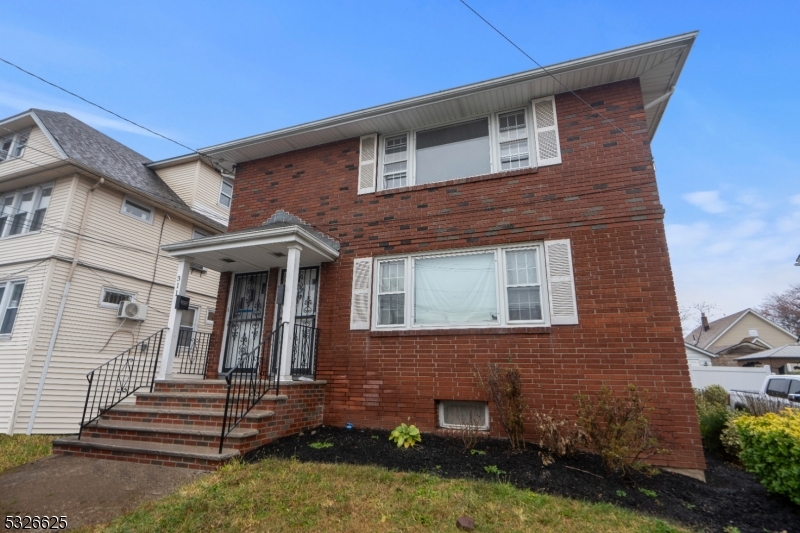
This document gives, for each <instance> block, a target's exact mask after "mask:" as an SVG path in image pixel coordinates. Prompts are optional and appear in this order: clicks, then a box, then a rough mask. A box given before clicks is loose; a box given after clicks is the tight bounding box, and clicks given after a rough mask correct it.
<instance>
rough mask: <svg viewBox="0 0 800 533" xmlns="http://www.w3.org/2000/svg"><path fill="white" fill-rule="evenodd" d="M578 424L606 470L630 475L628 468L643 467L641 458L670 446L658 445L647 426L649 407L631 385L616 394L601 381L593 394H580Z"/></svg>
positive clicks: (665, 451) (648, 423) (583, 437)
mask: <svg viewBox="0 0 800 533" xmlns="http://www.w3.org/2000/svg"><path fill="white" fill-rule="evenodd" d="M575 399H576V401H577V403H578V420H577V424H578V427H579V428H580V430H581V432H582V435H581V437H582V438H581V440H582V442H583V443H584V444H585V445H586V447H587V448H589V449H590V450H591V451H593V452H595V453H597V454H598V455H600V456H601V457H602V459H603V464H604V466H605V467H606V469H607V470H608V471H609V472H621V473H622V475H623V476H626V475H629V474H630V471H631V470H637V471H642V470H644V466H645V465H644V464H643V461H644V460H645V459H647V458H649V457H652V456H653V455H656V454H666V453H669V450H666V449H663V448H661V447H660V445H659V441H658V437H657V436H656V435H655V433H654V431H653V429H652V428H651V427H650V420H649V419H648V417H647V414H648V413H649V412H650V411H652V408H650V407H647V401H646V399H645V398H644V397H643V395H642V394H640V393H639V391H638V390H637V389H636V387H635V386H634V385H632V384H631V385H628V387H627V389H626V393H625V394H620V395H616V394H614V393H613V392H612V391H611V389H609V388H608V387H606V386H605V385H603V387H602V388H601V389H600V391H599V392H598V393H597V394H595V395H592V396H588V395H586V394H580V395H577V396H576V397H575Z"/></svg>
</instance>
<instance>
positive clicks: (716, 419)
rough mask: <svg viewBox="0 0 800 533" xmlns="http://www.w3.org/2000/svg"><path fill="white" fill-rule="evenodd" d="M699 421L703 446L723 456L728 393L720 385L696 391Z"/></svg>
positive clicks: (695, 399) (695, 397)
mask: <svg viewBox="0 0 800 533" xmlns="http://www.w3.org/2000/svg"><path fill="white" fill-rule="evenodd" d="M694 401H695V405H696V406H697V420H698V422H699V423H700V437H701V438H702V439H703V445H704V446H705V447H706V449H708V451H710V452H711V453H713V454H715V455H720V456H721V455H722V454H723V452H724V449H725V448H724V446H723V445H722V440H721V436H722V431H723V430H724V429H725V424H726V422H727V421H728V392H727V391H726V390H725V389H724V388H722V387H720V386H719V385H711V386H709V387H706V388H705V389H695V390H694Z"/></svg>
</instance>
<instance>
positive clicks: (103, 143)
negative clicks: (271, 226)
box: [30, 109, 225, 231]
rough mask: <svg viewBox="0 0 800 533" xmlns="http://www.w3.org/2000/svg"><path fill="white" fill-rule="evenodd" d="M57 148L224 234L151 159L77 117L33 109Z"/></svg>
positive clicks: (214, 221) (110, 177) (84, 164)
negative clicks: (151, 166)
mask: <svg viewBox="0 0 800 533" xmlns="http://www.w3.org/2000/svg"><path fill="white" fill-rule="evenodd" d="M30 113H32V114H34V115H35V116H36V118H37V119H38V122H39V123H40V124H41V125H42V126H43V127H44V128H45V129H46V130H47V133H48V134H49V136H50V138H51V139H52V140H53V141H54V142H55V143H56V144H57V146H56V148H57V149H58V150H59V151H60V152H62V153H63V154H64V155H65V156H66V157H67V158H68V159H70V160H72V161H74V162H75V163H78V164H79V165H81V166H84V167H87V168H89V169H92V170H95V171H96V172H98V173H100V174H101V175H103V176H106V177H108V178H109V179H110V180H112V181H117V182H119V183H121V184H123V185H127V186H128V187H131V188H133V189H135V190H136V191H139V192H141V193H142V194H143V195H144V196H146V197H149V198H151V199H153V200H155V201H156V202H158V203H160V204H163V205H165V206H166V207H170V208H172V209H175V210H177V211H180V212H183V213H185V214H187V215H190V216H191V217H192V218H195V219H198V220H199V221H201V222H203V223H205V224H207V225H209V226H211V227H214V228H217V229H218V230H220V231H225V226H224V225H222V224H220V223H219V222H218V221H216V220H213V219H212V218H210V217H208V216H206V215H203V214H200V213H197V212H196V211H194V210H192V209H191V208H190V207H189V206H188V205H187V204H186V203H185V202H184V201H183V200H181V198H180V197H179V196H178V195H177V194H175V192H174V191H173V190H172V189H171V188H170V187H169V185H167V184H166V183H165V182H164V180H162V179H161V178H160V177H159V176H158V174H156V173H155V172H154V171H153V170H151V169H149V168H148V167H147V166H146V164H148V163H150V162H151V161H150V159H148V158H147V157H145V156H143V155H142V154H140V153H138V152H136V151H134V150H132V149H130V148H128V147H127V146H125V145H124V144H122V143H120V142H118V141H115V140H114V139H112V138H111V137H109V136H108V135H105V134H104V133H102V132H99V131H97V130H96V129H94V128H92V127H91V126H89V125H88V124H85V123H83V122H81V121H80V120H78V119H76V118H75V117H73V116H71V115H69V114H67V113H61V112H58V111H48V110H45V109H31V110H30Z"/></svg>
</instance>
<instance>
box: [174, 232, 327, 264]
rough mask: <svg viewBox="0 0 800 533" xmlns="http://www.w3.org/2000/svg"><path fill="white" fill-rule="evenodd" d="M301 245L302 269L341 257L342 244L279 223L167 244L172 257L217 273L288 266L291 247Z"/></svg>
mask: <svg viewBox="0 0 800 533" xmlns="http://www.w3.org/2000/svg"><path fill="white" fill-rule="evenodd" d="M291 245H299V246H301V247H302V251H301V252H300V266H301V267H305V266H315V265H319V264H320V263H326V262H329V261H333V260H335V259H336V258H337V257H339V244H338V243H337V242H336V241H334V240H333V239H331V238H329V237H327V236H326V235H324V234H321V233H319V232H317V231H314V230H313V229H312V228H310V227H309V226H306V225H304V224H296V223H289V222H277V223H272V224H268V225H265V226H261V227H257V228H250V229H245V230H241V231H234V232H230V233H223V234H222V235H213V236H211V237H203V238H200V239H192V240H189V241H182V242H176V243H172V244H165V245H163V246H162V247H161V249H162V250H164V251H165V252H167V253H168V254H169V255H170V256H171V257H175V258H178V259H184V258H185V259H188V260H189V261H191V262H192V264H197V265H200V266H204V267H206V268H209V269H211V270H216V271H217V272H253V271H256V270H268V269H270V268H276V267H285V266H286V255H287V250H288V248H289V246H291Z"/></svg>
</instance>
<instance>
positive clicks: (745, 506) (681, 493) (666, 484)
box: [246, 427, 800, 533]
mask: <svg viewBox="0 0 800 533" xmlns="http://www.w3.org/2000/svg"><path fill="white" fill-rule="evenodd" d="M388 434H389V432H388V431H382V430H377V429H375V430H370V429H352V430H347V429H344V428H334V427H321V428H318V429H317V430H315V431H313V432H305V433H304V434H300V435H296V436H292V437H286V438H283V439H280V440H277V441H275V442H272V443H270V444H268V445H266V446H263V447H262V448H259V449H258V450H254V451H252V452H250V453H249V454H247V456H246V460H247V461H249V462H252V461H257V460H259V459H261V458H265V457H284V458H289V457H296V458H297V459H298V460H300V461H317V462H324V463H348V464H358V465H366V464H369V465H377V466H382V467H385V468H389V469H393V470H401V471H406V472H425V473H429V474H433V475H437V476H442V477H447V478H476V479H485V480H496V479H497V476H496V475H494V474H489V473H487V472H486V471H485V470H484V466H490V465H496V466H497V468H499V469H500V470H504V471H505V472H507V475H506V476H503V479H507V480H508V481H509V482H511V483H512V484H514V485H515V486H517V487H520V488H526V489H531V490H533V491H536V492H539V493H546V494H553V495H557V496H565V497H568V498H576V499H581V500H585V501H590V502H609V503H613V504H616V505H619V506H621V507H625V508H628V509H633V510H635V511H637V512H641V513H646V514H650V515H653V516H657V517H661V518H665V519H668V520H672V521H674V522H678V523H681V524H685V525H687V526H690V527H694V528H697V529H699V530H702V531H715V532H716V531H719V532H721V531H723V528H725V527H726V526H734V527H737V528H738V529H739V530H740V531H741V532H742V533H746V532H753V533H764V532H781V531H787V532H788V533H792V532H795V531H800V506H797V505H795V504H793V503H792V502H791V501H790V500H788V499H787V498H784V497H781V496H775V495H771V494H768V493H767V491H766V490H765V489H764V487H763V486H761V485H760V484H759V483H758V481H756V479H755V478H754V477H753V476H752V475H751V474H748V473H747V472H745V471H743V470H742V469H740V468H737V467H735V466H733V465H731V464H728V463H725V462H723V461H720V460H718V459H715V458H714V457H711V456H710V455H708V454H707V462H708V470H706V480H707V482H706V483H702V482H700V481H697V480H695V479H691V478H688V477H685V476H680V475H676V474H669V473H660V474H658V475H655V476H653V477H649V478H648V477H646V476H644V475H638V474H636V475H634V476H633V477H632V478H631V479H622V478H620V477H619V476H616V475H608V474H606V472H605V470H604V469H603V466H602V464H601V462H600V460H599V458H598V457H597V456H595V455H592V454H586V453H579V454H576V455H575V456H573V457H570V458H564V459H558V460H556V462H555V463H554V464H552V465H550V466H547V467H544V466H542V462H541V460H540V459H539V456H538V455H537V448H536V447H535V446H529V447H528V449H527V450H525V451H523V452H512V451H511V450H510V449H509V446H508V443H507V441H503V440H499V439H488V440H484V441H481V442H480V443H479V444H478V446H477V449H479V450H482V451H484V452H486V453H485V455H478V454H470V453H469V452H467V451H465V450H464V447H463V445H462V443H461V441H460V440H457V439H451V438H445V437H439V436H436V435H430V434H425V435H423V441H422V443H420V444H417V445H416V446H415V447H414V448H409V449H397V447H396V446H395V445H394V444H393V443H392V442H390V441H389V440H388ZM373 437H377V438H373ZM314 442H331V443H333V447H330V448H325V449H314V448H311V447H309V444H312V443H314ZM640 489H646V490H650V491H655V493H656V494H657V496H656V497H655V498H653V497H650V496H647V495H646V494H645V493H644V492H642V491H641V490H640ZM620 491H621V492H620ZM623 492H624V496H623V495H622V494H623Z"/></svg>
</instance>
